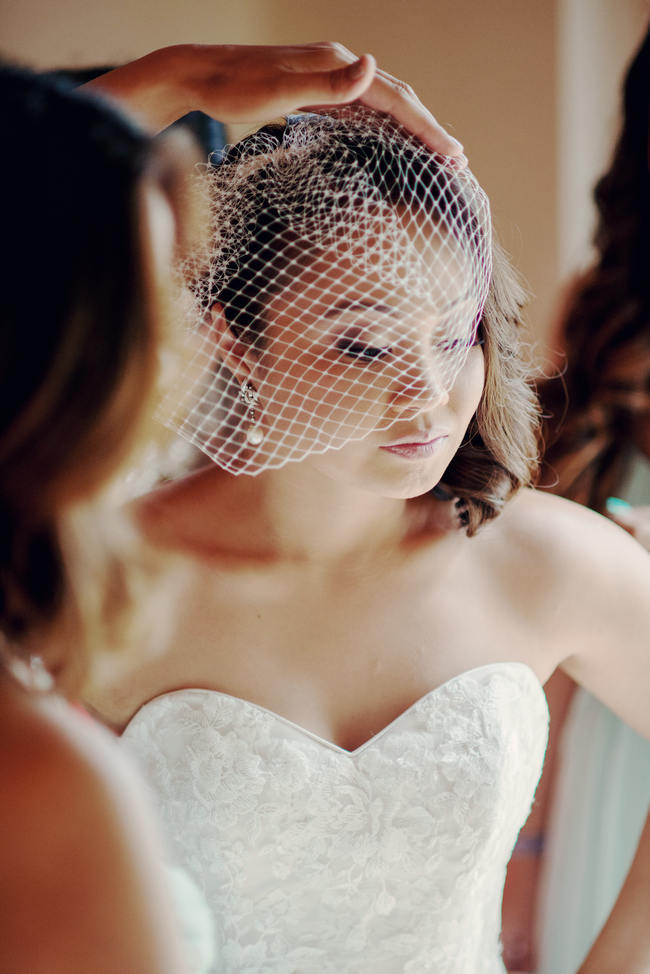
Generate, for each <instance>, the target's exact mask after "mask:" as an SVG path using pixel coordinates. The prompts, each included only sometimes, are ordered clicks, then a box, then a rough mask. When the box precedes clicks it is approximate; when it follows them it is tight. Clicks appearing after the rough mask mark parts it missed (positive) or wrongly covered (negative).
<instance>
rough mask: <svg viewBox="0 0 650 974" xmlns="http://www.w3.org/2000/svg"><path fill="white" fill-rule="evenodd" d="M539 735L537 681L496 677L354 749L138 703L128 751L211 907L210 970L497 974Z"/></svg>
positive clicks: (439, 697)
mask: <svg viewBox="0 0 650 974" xmlns="http://www.w3.org/2000/svg"><path fill="white" fill-rule="evenodd" d="M547 725H548V710H547V707H546V700H545V697H544V693H543V690H542V688H541V686H540V684H539V682H538V680H537V677H536V676H535V674H534V673H533V671H532V670H530V669H529V668H528V667H527V666H526V665H525V664H522V663H494V664H489V665H487V666H481V667H478V668H476V669H473V670H470V671H468V672H465V673H462V674H460V675H459V676H457V677H455V678H454V679H452V680H450V681H449V682H447V683H445V684H443V685H442V686H440V687H438V688H437V689H435V690H432V691H431V692H430V693H428V694H427V695H426V696H424V697H423V698H422V699H421V700H419V701H418V702H417V703H415V704H413V706H412V707H410V708H409V709H408V710H406V711H405V712H404V713H403V714H401V715H400V716H399V717H398V718H397V719H396V720H395V721H393V722H392V723H391V724H389V725H388V726H387V727H385V728H384V729H383V730H382V731H381V732H380V733H378V734H377V735H375V736H374V737H373V738H371V739H370V740H369V741H367V742H366V743H365V744H363V745H362V746H361V747H359V748H358V749H357V750H355V751H352V752H349V751H345V750H343V749H341V748H339V747H337V746H335V745H333V744H331V743H329V742H328V741H325V740H323V739H321V738H319V737H317V736H316V735H314V734H312V733H310V732H308V731H306V730H304V729H303V728H301V727H299V726H298V725H296V724H293V723H291V722H290V721H288V720H286V719H284V718H281V717H279V716H277V715H276V714H273V713H272V712H270V711H268V710H265V709H263V708H261V707H258V706H256V705H255V704H251V703H248V702H246V701H244V700H241V699H239V698H236V697H231V696H228V695H226V694H222V693H218V692H215V691H211V690H198V689H197V690H178V691H175V692H173V693H167V694H165V695H163V696H161V697H157V698H156V699H154V700H152V701H151V702H149V703H148V704H146V705H145V706H144V707H143V708H142V709H141V710H140V711H139V712H138V713H137V714H136V715H135V717H134V718H133V720H132V721H131V723H130V724H129V726H128V728H127V730H126V731H125V734H124V742H125V744H126V746H127V747H128V748H129V750H131V751H132V752H135V754H136V756H137V759H138V761H139V763H140V765H141V766H142V768H143V770H144V772H145V775H146V777H147V778H148V781H149V783H150V785H151V786H152V788H153V791H154V799H155V801H156V803H157V805H158V807H159V810H160V814H161V816H162V819H163V822H164V825H165V827H166V830H167V833H168V837H169V840H170V842H171V844H172V850H173V852H174V853H175V854H176V856H177V858H178V861H179V862H180V863H181V864H182V865H183V866H184V867H185V868H187V869H188V870H189V871H190V873H191V874H192V875H193V876H194V878H195V879H196V880H197V882H198V883H199V885H200V886H201V887H202V889H203V891H204V892H205V894H206V897H207V899H208V902H209V904H210V906H211V908H212V910H213V911H214V914H215V919H216V926H217V952H218V956H219V962H218V966H217V969H218V971H219V972H224V974H226V972H227V974H231V972H237V974H294V972H300V974H317V972H318V974H345V972H349V974H365V972H367V974H388V972H390V974H397V972H407V974H419V972H435V974H452V972H453V974H497V972H503V970H504V968H503V965H502V963H501V960H500V946H499V933H500V909H501V894H502V888H503V881H504V876H505V869H506V864H507V862H508V859H509V857H510V853H511V851H512V847H513V845H514V842H515V840H516V837H517V833H518V831H519V829H520V827H521V825H522V823H523V822H524V820H525V818H526V815H527V814H528V811H529V808H530V804H531V800H532V796H533V793H534V790H535V786H536V784H537V780H538V778H539V774H540V770H541V765H542V761H543V755H544V749H545V745H546V734H547Z"/></svg>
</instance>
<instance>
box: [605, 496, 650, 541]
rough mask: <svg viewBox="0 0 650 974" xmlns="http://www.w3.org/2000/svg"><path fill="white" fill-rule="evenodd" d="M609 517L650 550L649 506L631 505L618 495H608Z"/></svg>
mask: <svg viewBox="0 0 650 974" xmlns="http://www.w3.org/2000/svg"><path fill="white" fill-rule="evenodd" d="M606 508H607V513H608V515H609V517H610V518H611V519H612V520H613V521H615V522H616V524H618V526H619V527H621V528H623V529H624V530H625V531H627V532H628V534H631V535H632V537H633V538H636V539H637V541H639V542H640V544H642V545H643V546H644V548H647V549H648V550H650V507H647V506H646V507H632V505H631V504H628V503H627V502H626V501H623V500H621V499H620V498H619V497H608V498H607V503H606Z"/></svg>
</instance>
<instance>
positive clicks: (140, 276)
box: [0, 67, 177, 648]
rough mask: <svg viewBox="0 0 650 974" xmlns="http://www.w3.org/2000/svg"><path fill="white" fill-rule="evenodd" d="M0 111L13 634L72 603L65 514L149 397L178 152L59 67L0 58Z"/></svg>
mask: <svg viewBox="0 0 650 974" xmlns="http://www.w3.org/2000/svg"><path fill="white" fill-rule="evenodd" d="M0 116H1V117H2V120H3V126H4V130H5V133H6V134H7V138H6V139H5V145H4V148H3V153H2V160H1V162H0V172H1V184H0V185H1V186H2V192H3V196H4V204H3V230H4V238H5V247H4V248H3V249H4V257H3V261H2V271H1V273H2V298H1V300H2V311H1V314H2V332H1V333H0V334H1V338H0V343H1V348H0V626H1V629H2V633H3V635H4V638H5V641H6V642H7V643H8V644H9V645H10V646H12V647H14V648H15V647H18V646H21V645H25V644H26V643H29V642H30V640H32V639H33V637H34V635H35V634H37V633H42V632H43V631H44V630H46V629H47V628H48V627H49V626H51V624H52V623H53V622H55V621H56V620H57V618H58V617H59V613H60V612H61V610H62V608H63V607H64V605H65V604H66V601H67V598H66V597H67V595H68V592H67V588H68V579H67V573H66V568H65V564H64V557H63V554H62V548H61V543H60V524H59V516H60V514H61V513H62V512H63V511H64V510H65V509H66V508H67V507H68V506H69V505H70V504H71V503H73V502H75V501H77V500H81V499H84V498H86V497H88V496H89V495H90V494H91V493H92V492H93V491H94V490H95V489H96V488H97V487H98V486H99V485H100V484H101V483H102V482H103V481H104V480H105V479H106V477H107V476H108V475H109V474H110V473H111V472H113V470H114V469H115V467H116V465H117V464H118V462H119V461H120V459H121V458H122V457H123V456H124V455H125V453H126V452H127V451H128V448H129V446H130V444H131V441H132V439H133V436H134V432H135V431H136V429H137V428H138V425H139V421H140V419H141V416H142V414H143V410H144V408H145V405H146V403H147V402H148V399H149V396H150V393H151V389H152V384H153V380H154V376H155V372H156V364H157V340H158V330H159V320H160V313H161V310H162V308H161V300H160V284H161V275H162V273H163V272H164V265H165V263H166V264H167V270H169V267H170V265H171V258H172V253H173V249H174V236H175V217H174V213H173V211H174V202H173V198H174V194H173V192H172V190H171V186H172V184H173V182H174V180H175V179H176V173H177V167H176V162H175V160H170V159H169V158H167V157H166V155H165V153H164V152H160V151H158V150H155V149H154V148H153V145H152V141H151V140H150V139H149V137H148V136H146V135H145V134H144V133H143V132H141V131H140V130H139V129H138V128H137V127H136V126H135V125H133V124H131V123H130V122H129V121H128V120H126V119H125V118H124V117H122V116H121V115H120V114H119V113H118V112H117V111H114V110H113V109H112V108H111V107H110V106H108V105H107V104H105V103H103V102H102V101H101V100H99V99H97V98H95V97H92V96H90V95H86V94H82V93H80V92H75V91H73V90H71V89H70V88H69V87H68V86H67V85H66V84H64V83H63V82H62V81H60V80H56V79H53V78H51V77H46V76H37V75H34V74H32V73H30V72H27V71H23V70H20V69H16V68H12V67H3V68H2V69H0ZM154 228H155V230H156V239H154V235H153V231H154Z"/></svg>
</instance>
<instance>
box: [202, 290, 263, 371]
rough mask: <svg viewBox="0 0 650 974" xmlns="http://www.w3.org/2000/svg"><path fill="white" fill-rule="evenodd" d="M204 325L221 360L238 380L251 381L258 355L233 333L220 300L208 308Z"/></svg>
mask: <svg viewBox="0 0 650 974" xmlns="http://www.w3.org/2000/svg"><path fill="white" fill-rule="evenodd" d="M203 327H204V329H205V330H206V331H207V332H208V333H209V334H210V335H211V336H212V338H213V340H214V342H215V345H216V348H217V355H218V357H219V360H220V361H221V362H223V364H224V365H225V366H226V368H227V369H228V370H229V371H230V372H232V374H233V375H234V377H235V378H236V379H237V381H238V382H239V383H240V384H243V383H244V382H248V381H250V380H251V379H252V378H253V373H254V371H255V369H256V367H257V364H258V362H257V356H256V355H255V352H254V351H253V349H252V348H251V346H250V345H248V344H247V343H246V342H243V341H242V340H241V339H240V338H237V337H236V335H234V334H233V332H232V331H231V329H230V326H229V325H228V322H227V320H226V316H225V314H224V311H223V308H222V306H221V305H220V304H219V303H218V302H216V301H215V303H214V304H213V305H211V306H210V307H209V308H208V309H207V311H206V313H205V318H204V325H203Z"/></svg>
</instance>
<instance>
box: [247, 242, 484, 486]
mask: <svg viewBox="0 0 650 974" xmlns="http://www.w3.org/2000/svg"><path fill="white" fill-rule="evenodd" d="M410 237H411V239H410V244H409V246H410V247H411V248H412V258H413V260H412V261H407V262H405V263H404V266H406V267H407V268H409V267H410V270H411V272H412V273H411V274H410V275H409V273H407V274H405V275H401V276H400V275H399V274H398V275H396V274H395V272H394V271H395V260H394V257H395V255H394V252H393V253H389V252H387V250H388V249H389V248H388V245H384V251H385V252H384V253H383V254H382V245H381V244H378V245H377V246H375V247H369V244H368V239H367V238H366V239H364V241H363V243H362V245H361V244H360V246H359V248H358V249H356V250H355V248H354V247H352V248H350V247H349V246H347V247H346V250H345V252H341V248H337V247H336V245H332V246H331V247H330V248H328V249H326V250H323V251H322V252H321V253H320V255H319V256H318V258H317V259H315V260H313V261H311V262H310V263H308V264H306V265H305V266H303V267H302V269H301V270H300V271H299V272H298V273H296V274H295V276H294V277H293V278H291V280H290V281H289V282H288V283H286V285H285V286H284V287H283V288H282V290H281V291H280V292H279V293H277V294H275V295H274V296H273V297H272V299H271V300H270V301H269V302H268V304H267V305H266V312H265V316H264V318H265V327H264V348H263V350H262V352H261V353H260V355H259V358H258V361H257V364H256V366H255V369H254V374H253V375H252V376H251V379H252V381H253V383H254V385H255V387H256V389H257V392H258V394H259V398H260V410H261V421H262V425H263V426H265V427H266V429H267V436H266V438H265V442H264V445H263V446H262V447H261V449H262V450H263V451H264V453H265V454H270V452H271V451H274V450H275V451H276V452H277V454H278V455H279V456H280V457H282V455H283V454H284V453H286V456H287V458H288V459H301V460H302V461H303V462H307V463H311V464H313V465H315V466H316V467H317V468H318V469H319V470H321V471H322V472H323V473H324V474H326V475H327V476H330V477H333V478H335V479H337V480H344V481H345V482H348V483H351V484H355V485H357V486H362V487H364V488H366V489H369V490H372V491H374V492H377V493H381V494H384V495H386V496H396V497H412V496H417V495H419V494H421V493H424V492H425V491H427V490H429V489H431V487H433V486H434V485H435V484H436V483H437V482H438V481H439V480H440V478H441V476H442V474H443V472H444V470H445V468H446V467H447V465H448V464H449V462H450V461H451V459H452V458H453V456H454V454H455V452H456V450H457V449H458V447H459V445H460V443H461V441H462V438H463V435H464V433H465V431H466V429H467V426H468V424H469V422H470V420H471V418H472V416H473V414H474V412H475V411H476V408H477V406H478V403H479V400H480V398H481V394H482V391H483V382H484V365H483V354H482V350H481V347H480V345H479V344H478V343H477V341H476V321H477V318H478V311H479V309H478V299H477V297H476V293H475V292H476V286H475V285H473V283H472V280H473V278H472V266H471V261H469V260H468V259H467V257H466V256H465V255H464V254H463V251H462V249H461V247H460V245H459V244H458V243H456V242H450V241H449V240H444V239H443V240H438V241H437V242H436V243H435V245H433V244H432V242H431V240H425V239H423V238H422V235H418V233H417V229H415V230H414V231H413V232H412V233H411V234H410ZM368 253H372V254H373V255H374V256H373V262H372V264H370V263H369V261H368Z"/></svg>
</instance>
